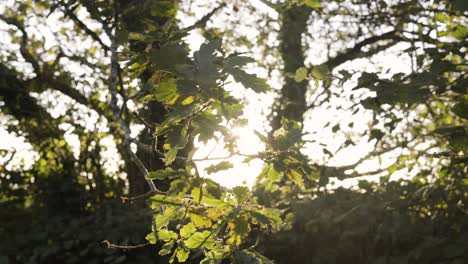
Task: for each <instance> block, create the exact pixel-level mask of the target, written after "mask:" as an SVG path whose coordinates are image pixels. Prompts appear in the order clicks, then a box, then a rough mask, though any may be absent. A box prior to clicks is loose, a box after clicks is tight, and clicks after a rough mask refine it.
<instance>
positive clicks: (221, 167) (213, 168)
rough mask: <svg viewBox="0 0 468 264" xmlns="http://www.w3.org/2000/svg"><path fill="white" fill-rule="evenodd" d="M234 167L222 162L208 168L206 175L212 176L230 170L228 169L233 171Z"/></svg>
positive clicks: (227, 162) (229, 163)
mask: <svg viewBox="0 0 468 264" xmlns="http://www.w3.org/2000/svg"><path fill="white" fill-rule="evenodd" d="M233 167H234V165H232V163H231V162H229V161H222V162H220V163H218V164H214V165H210V166H208V167H207V168H206V169H205V170H206V173H208V174H211V173H214V172H218V171H222V170H228V169H231V168H233Z"/></svg>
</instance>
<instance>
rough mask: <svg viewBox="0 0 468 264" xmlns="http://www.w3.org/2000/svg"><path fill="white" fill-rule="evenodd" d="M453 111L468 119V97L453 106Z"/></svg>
mask: <svg viewBox="0 0 468 264" xmlns="http://www.w3.org/2000/svg"><path fill="white" fill-rule="evenodd" d="M452 111H453V112H454V113H455V114H456V115H458V116H459V117H463V118H465V119H468V98H462V99H461V100H459V101H458V103H456V104H455V105H454V106H453V108H452Z"/></svg>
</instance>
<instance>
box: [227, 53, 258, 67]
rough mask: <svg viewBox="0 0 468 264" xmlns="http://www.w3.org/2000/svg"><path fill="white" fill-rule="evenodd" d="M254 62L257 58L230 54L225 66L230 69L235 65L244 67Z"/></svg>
mask: <svg viewBox="0 0 468 264" xmlns="http://www.w3.org/2000/svg"><path fill="white" fill-rule="evenodd" d="M253 62H255V60H254V59H252V58H250V57H245V56H238V55H235V56H229V57H228V58H227V59H226V63H225V66H224V68H225V69H226V70H228V69H232V68H235V67H242V66H244V65H246V64H248V63H253Z"/></svg>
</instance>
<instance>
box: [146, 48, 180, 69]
mask: <svg viewBox="0 0 468 264" xmlns="http://www.w3.org/2000/svg"><path fill="white" fill-rule="evenodd" d="M149 57H150V60H151V62H152V63H153V65H155V67H156V69H158V70H174V69H175V66H176V65H178V64H187V61H188V52H187V50H186V49H185V48H184V47H183V46H179V45H177V46H164V47H161V48H160V49H151V52H150V53H149Z"/></svg>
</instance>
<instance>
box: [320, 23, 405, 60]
mask: <svg viewBox="0 0 468 264" xmlns="http://www.w3.org/2000/svg"><path fill="white" fill-rule="evenodd" d="M382 40H393V41H392V42H391V44H387V45H383V46H380V47H377V48H374V49H372V50H370V51H368V52H363V51H362V48H363V47H365V46H367V45H371V44H374V43H377V42H379V41H382ZM400 40H403V38H402V37H400V36H399V32H398V31H396V30H392V31H390V32H387V33H384V34H382V35H379V36H372V37H369V38H367V39H365V40H363V41H361V42H358V43H356V44H355V45H354V47H352V48H349V49H347V50H345V51H344V52H341V53H339V54H338V55H336V56H335V57H334V58H331V59H329V60H328V61H327V62H326V63H325V64H326V65H327V66H328V68H330V69H333V68H336V67H337V66H339V65H341V64H343V63H345V62H347V61H350V60H353V59H357V58H361V57H368V56H370V55H374V54H376V53H378V52H380V51H382V50H385V49H386V48H388V47H390V46H393V45H395V44H396V43H398V41H400Z"/></svg>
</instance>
